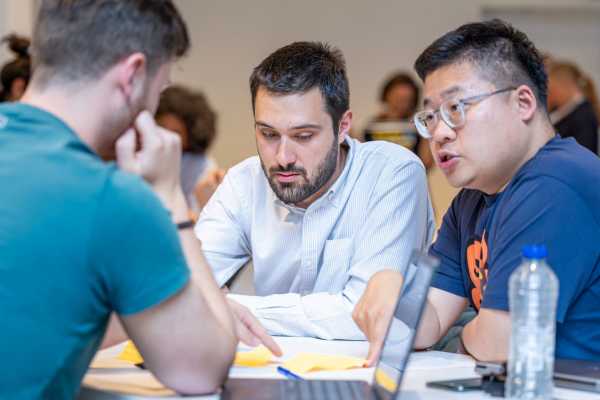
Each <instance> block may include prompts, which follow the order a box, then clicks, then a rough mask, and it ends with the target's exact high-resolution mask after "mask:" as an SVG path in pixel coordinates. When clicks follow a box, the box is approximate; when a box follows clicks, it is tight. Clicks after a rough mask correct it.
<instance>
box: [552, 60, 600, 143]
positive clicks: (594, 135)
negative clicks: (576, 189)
mask: <svg viewBox="0 0 600 400" xmlns="http://www.w3.org/2000/svg"><path fill="white" fill-rule="evenodd" d="M546 65H547V68H548V110H549V111H550V120H551V121H552V125H554V128H555V129H556V130H557V132H558V133H559V134H560V135H561V136H562V137H573V138H575V140H577V142H578V143H579V144H580V145H582V146H584V147H586V148H588V149H589V150H591V151H592V152H593V153H595V154H598V119H599V118H600V104H598V96H597V94H596V90H595V88H594V83H593V82H592V80H591V78H590V77H589V76H588V75H587V74H585V73H584V72H583V71H581V69H579V67H578V66H577V65H575V64H574V63H572V62H569V61H561V60H552V59H550V60H549V62H547V64H546Z"/></svg>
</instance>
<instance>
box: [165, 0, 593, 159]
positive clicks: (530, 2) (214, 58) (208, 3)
mask: <svg viewBox="0 0 600 400" xmlns="http://www.w3.org/2000/svg"><path fill="white" fill-rule="evenodd" d="M176 3H177V5H178V6H179V8H180V10H181V12H182V13H183V14H184V16H185V18H186V19H187V21H188V22H189V25H190V31H191V36H192V40H193V46H194V47H193V51H192V52H191V54H190V56H189V57H188V58H187V59H185V60H184V61H182V62H181V70H180V71H179V72H177V74H176V77H175V78H176V79H175V80H176V81H178V82H182V83H186V84H189V85H191V86H193V87H196V88H200V89H203V90H204V91H205V92H206V93H207V95H208V97H209V99H210V101H211V103H212V104H213V105H214V107H215V108H216V109H217V111H218V112H219V118H220V119H219V132H220V136H219V138H218V140H217V142H216V144H215V146H214V148H213V151H212V153H213V155H214V156H215V157H216V158H217V160H218V161H219V162H220V163H221V164H222V165H223V166H230V165H232V164H234V163H236V162H238V161H240V160H241V159H243V158H245V157H247V156H249V155H252V154H254V153H255V145H254V139H253V127H252V114H251V104H250V94H249V89H248V77H249V76H250V73H251V70H252V68H253V67H254V66H256V65H257V64H258V63H259V62H260V61H261V60H262V59H263V58H265V57H266V56H267V55H268V54H269V53H271V52H272V51H274V50H275V49H277V48H279V47H281V46H283V45H286V44H289V43H291V42H293V41H296V40H322V41H327V42H329V43H331V44H333V45H335V46H338V47H339V48H340V49H341V50H342V51H343V53H344V55H345V57H346V62H347V66H348V76H349V80H350V98H351V107H352V109H353V110H354V116H355V128H356V129H357V130H360V129H361V128H362V126H363V124H364V123H365V122H366V120H367V119H368V118H369V116H370V115H371V114H373V113H374V112H375V111H376V110H377V101H376V95H377V92H378V89H379V85H380V84H381V81H382V79H383V78H384V77H385V76H386V75H387V74H389V73H390V72H391V71H393V70H396V69H400V68H408V69H410V68H411V67H412V63H413V62H414V60H415V58H416V57H417V56H418V54H419V53H420V51H422V50H423V49H424V48H425V47H426V46H427V45H428V44H429V43H431V42H432V41H433V40H434V39H435V38H437V37H438V36H439V35H441V34H442V33H444V32H446V31H448V30H450V29H453V28H456V27H457V26H459V25H460V24H462V23H465V22H469V21H474V20H477V19H480V17H481V15H482V10H483V9H484V8H489V7H494V8H495V9H498V8H500V9H501V8H502V7H511V6H512V7H514V6H520V7H525V6H527V7H533V8H536V7H540V6H543V7H551V8H555V9H556V8H558V9H564V10H565V12H568V11H569V10H570V9H574V8H579V9H586V8H589V7H593V5H592V6H590V5H589V3H590V1H586V0H582V1H577V0H521V1H516V0H487V1H486V0H453V1H443V0H442V1H439V0H438V1H436V0H419V1H399V0H374V1H363V0H353V1H348V0H326V1H325V0H304V1H285V0H255V1H252V2H242V1H231V0H202V1H197V0H176Z"/></svg>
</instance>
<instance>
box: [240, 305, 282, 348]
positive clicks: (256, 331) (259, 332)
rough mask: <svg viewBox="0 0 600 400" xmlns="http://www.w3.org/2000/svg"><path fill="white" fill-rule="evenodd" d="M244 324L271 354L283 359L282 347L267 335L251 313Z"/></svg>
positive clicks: (245, 316) (244, 320) (246, 316)
mask: <svg viewBox="0 0 600 400" xmlns="http://www.w3.org/2000/svg"><path fill="white" fill-rule="evenodd" d="M242 322H243V323H244V324H245V325H246V327H247V328H248V329H249V330H250V332H251V333H252V334H253V335H254V336H255V337H256V338H257V340H259V341H260V342H261V343H262V344H264V345H265V347H266V348H267V349H269V350H270V351H271V353H273V354H274V355H276V356H277V357H281V356H282V355H283V351H281V347H279V345H278V344H277V342H275V340H274V339H273V338H272V337H271V336H270V335H269V334H268V333H267V330H266V329H265V328H264V327H263V326H262V325H261V324H260V322H259V321H258V319H256V317H255V316H254V315H252V314H250V313H247V314H245V315H244V319H243V320H242Z"/></svg>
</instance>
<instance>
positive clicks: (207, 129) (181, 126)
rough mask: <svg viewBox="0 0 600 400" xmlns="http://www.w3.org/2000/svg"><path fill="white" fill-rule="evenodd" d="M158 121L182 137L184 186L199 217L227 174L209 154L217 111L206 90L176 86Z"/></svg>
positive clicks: (168, 93)
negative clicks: (210, 102)
mask: <svg viewBox="0 0 600 400" xmlns="http://www.w3.org/2000/svg"><path fill="white" fill-rule="evenodd" d="M156 122H157V123H158V124H159V125H160V126H162V127H163V128H166V129H168V130H170V131H172V132H175V133H177V134H178V135H179V136H180V137H181V146H182V150H183V155H182V158H181V187H182V189H183V193H184V194H185V198H186V201H187V204H188V207H189V209H190V211H191V213H192V214H193V215H194V216H197V215H198V213H199V212H200V210H202V207H204V205H205V204H206V202H207V201H208V199H209V198H210V196H211V195H212V193H213V192H214V191H215V189H216V187H217V185H218V184H219V183H221V180H222V179H223V175H224V171H222V170H220V169H218V167H217V164H216V163H215V161H214V160H213V159H211V158H210V157H208V156H207V155H206V152H207V151H208V149H209V147H210V146H211V144H212V143H213V141H214V139H215V137H216V134H217V129H216V128H217V114H216V113H215V111H214V110H213V109H212V107H211V106H210V104H209V103H208V100H207V99H206V96H204V94H203V93H202V92H200V91H194V90H192V89H188V88H186V87H183V86H172V87H170V88H168V89H166V90H165V91H164V92H163V93H162V95H161V98H160V103H159V105H158V110H157V111H156Z"/></svg>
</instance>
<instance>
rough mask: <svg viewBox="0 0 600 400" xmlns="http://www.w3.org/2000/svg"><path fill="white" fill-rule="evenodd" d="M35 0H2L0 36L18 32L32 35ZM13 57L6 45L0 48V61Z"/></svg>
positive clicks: (0, 2)
mask: <svg viewBox="0 0 600 400" xmlns="http://www.w3.org/2000/svg"><path fill="white" fill-rule="evenodd" d="M34 6H35V0H0V37H4V36H5V35H6V34H8V33H12V32H16V33H19V34H21V35H26V36H30V35H31V31H32V28H33V17H34ZM10 57H11V53H10V51H9V50H7V48H6V46H1V48H0V61H2V62H5V61H6V60H7V59H9V58H10Z"/></svg>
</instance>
